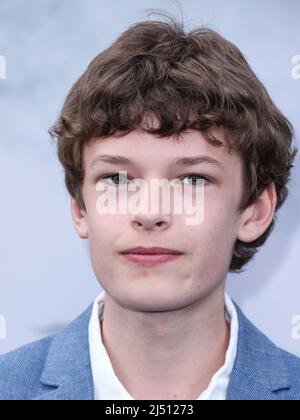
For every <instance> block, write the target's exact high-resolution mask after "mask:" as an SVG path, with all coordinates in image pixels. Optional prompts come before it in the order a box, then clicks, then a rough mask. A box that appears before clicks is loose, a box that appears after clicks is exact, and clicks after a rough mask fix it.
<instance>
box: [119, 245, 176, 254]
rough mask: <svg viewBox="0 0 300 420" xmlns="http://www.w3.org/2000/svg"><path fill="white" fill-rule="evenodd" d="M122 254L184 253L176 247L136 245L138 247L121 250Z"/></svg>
mask: <svg viewBox="0 0 300 420" xmlns="http://www.w3.org/2000/svg"><path fill="white" fill-rule="evenodd" d="M121 254H135V255H147V256H148V255H182V254H183V253H182V252H180V251H177V250H175V249H170V248H161V247H151V248H145V247H141V246H139V247H136V248H130V249H127V250H126V251H123V252H121Z"/></svg>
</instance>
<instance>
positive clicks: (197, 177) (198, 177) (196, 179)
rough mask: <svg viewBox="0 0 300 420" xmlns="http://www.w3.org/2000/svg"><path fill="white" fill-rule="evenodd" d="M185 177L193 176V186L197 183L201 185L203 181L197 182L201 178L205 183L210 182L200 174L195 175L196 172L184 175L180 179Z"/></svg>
mask: <svg viewBox="0 0 300 420" xmlns="http://www.w3.org/2000/svg"><path fill="white" fill-rule="evenodd" d="M185 178H193V179H194V181H195V184H193V185H192V186H193V187H196V186H197V185H199V186H201V185H203V182H199V179H203V180H204V184H206V183H207V182H210V180H209V179H207V178H206V177H204V176H202V175H197V174H191V175H186V176H184V177H183V178H182V179H185Z"/></svg>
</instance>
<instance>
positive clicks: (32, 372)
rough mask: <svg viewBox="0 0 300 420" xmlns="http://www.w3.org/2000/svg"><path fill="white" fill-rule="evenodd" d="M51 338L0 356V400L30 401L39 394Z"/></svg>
mask: <svg viewBox="0 0 300 420" xmlns="http://www.w3.org/2000/svg"><path fill="white" fill-rule="evenodd" d="M52 340H53V336H48V337H45V338H43V339H41V340H38V341H34V342H32V343H29V344H26V345H25V346H22V347H20V348H18V349H16V350H14V351H11V352H10V353H7V354H4V355H2V356H0V400H26V399H31V397H32V395H33V394H34V393H35V391H38V392H40V388H41V384H40V376H41V373H42V371H43V368H44V364H45V361H46V358H47V354H48V350H49V347H50V344H51V342H52Z"/></svg>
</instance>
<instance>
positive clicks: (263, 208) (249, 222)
mask: <svg viewBox="0 0 300 420" xmlns="http://www.w3.org/2000/svg"><path fill="white" fill-rule="evenodd" d="M276 204H277V194H276V187H275V184H274V183H271V184H269V185H268V186H267V187H266V188H265V190H264V191H263V192H262V194H261V195H260V197H259V198H258V199H257V201H256V202H255V203H254V204H252V205H251V206H250V207H248V208H247V209H246V210H245V211H244V213H243V214H242V216H241V221H240V226H239V231H238V235H237V237H238V239H239V240H240V241H242V242H246V243H250V242H253V241H255V240H256V239H258V238H259V237H260V236H261V235H263V234H264V233H265V231H266V230H267V229H268V227H269V226H270V225H271V223H272V220H273V217H274V213H275V209H276Z"/></svg>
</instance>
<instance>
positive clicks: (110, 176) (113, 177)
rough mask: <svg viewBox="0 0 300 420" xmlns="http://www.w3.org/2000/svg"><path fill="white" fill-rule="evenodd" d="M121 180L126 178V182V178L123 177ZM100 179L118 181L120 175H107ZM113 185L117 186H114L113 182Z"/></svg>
mask: <svg viewBox="0 0 300 420" xmlns="http://www.w3.org/2000/svg"><path fill="white" fill-rule="evenodd" d="M123 178H126V180H128V178H127V177H123ZM102 179H118V180H120V174H119V173H116V174H111V175H107V176H105V177H103V178H101V180H102ZM113 184H115V185H119V184H118V183H117V184H116V183H115V182H113Z"/></svg>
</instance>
